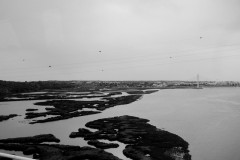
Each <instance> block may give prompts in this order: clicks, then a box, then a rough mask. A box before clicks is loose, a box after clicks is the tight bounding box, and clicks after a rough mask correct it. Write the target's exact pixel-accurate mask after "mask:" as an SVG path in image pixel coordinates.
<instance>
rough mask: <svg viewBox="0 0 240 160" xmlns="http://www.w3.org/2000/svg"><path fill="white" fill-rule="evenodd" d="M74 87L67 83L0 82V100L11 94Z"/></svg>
mask: <svg viewBox="0 0 240 160" xmlns="http://www.w3.org/2000/svg"><path fill="white" fill-rule="evenodd" d="M74 87H75V85H74V84H72V83H69V82H67V81H34V82H13V81H2V80H0V98H3V97H5V96H7V95H10V94H13V93H23V92H36V91H41V90H44V89H64V88H74Z"/></svg>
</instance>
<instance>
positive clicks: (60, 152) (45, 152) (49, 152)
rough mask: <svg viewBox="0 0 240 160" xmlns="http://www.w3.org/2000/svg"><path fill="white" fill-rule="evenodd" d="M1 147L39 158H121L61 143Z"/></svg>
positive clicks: (75, 159) (114, 159) (53, 159)
mask: <svg viewBox="0 0 240 160" xmlns="http://www.w3.org/2000/svg"><path fill="white" fill-rule="evenodd" d="M0 149H4V150H11V151H22V152H23V154H25V155H33V158H35V159H39V160H79V159H82V160H86V159H88V160H120V159H119V158H117V157H116V156H114V155H113V154H111V153H108V152H105V151H104V150H102V149H97V148H91V147H79V146H69V145H60V144H51V145H50V144H21V143H0Z"/></svg>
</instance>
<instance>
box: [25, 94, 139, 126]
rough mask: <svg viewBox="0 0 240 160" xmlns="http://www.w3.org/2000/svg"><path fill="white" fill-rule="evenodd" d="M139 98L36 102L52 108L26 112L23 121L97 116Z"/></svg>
mask: <svg viewBox="0 0 240 160" xmlns="http://www.w3.org/2000/svg"><path fill="white" fill-rule="evenodd" d="M140 97H141V95H128V96H121V97H106V98H103V100H104V101H74V100H51V101H45V102H37V103H35V105H41V106H53V108H50V107H47V108H46V112H38V113H34V112H27V113H26V117H25V119H34V118H38V117H46V116H48V115H51V116H54V117H50V118H45V119H41V120H35V121H32V122H30V124H34V123H45V122H51V121H58V120H64V119H69V118H73V117H79V116H86V115H91V114H97V113H101V112H100V111H103V110H105V109H107V108H110V107H114V106H117V105H124V104H129V103H132V102H134V101H136V100H138V99H139V98H140ZM83 109H95V110H98V111H84V110H83Z"/></svg>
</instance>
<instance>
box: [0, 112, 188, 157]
mask: <svg viewBox="0 0 240 160" xmlns="http://www.w3.org/2000/svg"><path fill="white" fill-rule="evenodd" d="M148 122H149V121H148V120H147V119H141V118H138V117H132V116H121V117H113V118H104V119H99V120H95V121H92V122H88V123H87V124H86V126H87V127H89V128H92V129H97V130H98V131H96V132H91V131H89V130H87V129H79V132H73V133H71V134H70V137H72V138H73V137H74V138H76V137H83V138H84V139H85V140H89V142H90V143H89V144H90V145H94V146H95V147H96V148H91V147H80V146H67V145H61V144H41V143H43V142H59V141H60V140H59V139H57V138H56V137H54V136H53V135H51V134H48V135H38V136H34V137H21V138H11V139H3V140H0V149H4V150H14V151H22V152H23V153H24V154H26V155H33V157H34V158H39V159H40V160H77V159H88V160H96V159H97V160H119V158H117V157H116V156H114V155H112V154H111V153H108V152H106V151H104V150H103V149H104V147H106V146H107V145H108V147H118V146H117V145H116V144H114V143H109V144H107V143H105V144H104V145H105V146H104V145H103V144H102V143H101V142H98V140H101V139H105V140H109V141H119V142H121V143H124V144H126V147H125V149H124V150H123V154H124V155H125V156H126V157H128V158H130V159H133V160H190V159H191V156H190V155H189V151H188V143H187V142H186V141H184V140H183V139H182V138H181V137H179V136H177V135H175V134H172V133H170V132H167V131H164V130H160V129H157V128H156V127H155V126H153V125H150V124H149V123H148ZM99 144H100V145H99ZM103 146H104V147H103ZM108 147H107V148H108Z"/></svg>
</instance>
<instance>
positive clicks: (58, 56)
mask: <svg viewBox="0 0 240 160" xmlns="http://www.w3.org/2000/svg"><path fill="white" fill-rule="evenodd" d="M99 51H101V52H99ZM49 66H51V67H49ZM239 69H240V1H239V0H69V1H67V0H11V1H10V0H0V79H2V80H14V81H25V80H26V81H32V80H194V79H196V75H197V74H199V75H200V80H201V78H202V80H236V81H240V74H239V72H238V70H239Z"/></svg>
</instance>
